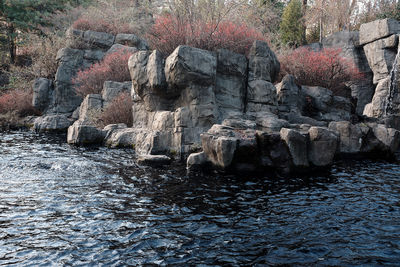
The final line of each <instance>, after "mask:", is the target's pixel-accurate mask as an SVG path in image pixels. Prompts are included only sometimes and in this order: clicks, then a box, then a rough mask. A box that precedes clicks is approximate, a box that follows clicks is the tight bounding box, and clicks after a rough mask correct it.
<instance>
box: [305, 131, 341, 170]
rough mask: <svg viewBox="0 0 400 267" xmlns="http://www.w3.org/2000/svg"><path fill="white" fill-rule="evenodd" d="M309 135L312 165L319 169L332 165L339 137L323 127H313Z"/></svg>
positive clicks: (309, 152)
mask: <svg viewBox="0 0 400 267" xmlns="http://www.w3.org/2000/svg"><path fill="white" fill-rule="evenodd" d="M308 134H309V136H310V143H309V147H308V158H309V160H310V163H311V164H312V165H314V166H318V167H325V166H329V165H332V163H333V158H334V157H335V154H336V148H337V145H338V141H339V140H338V137H337V135H336V134H335V133H333V132H332V131H329V130H328V129H326V128H322V127H311V128H310V129H309V130H308Z"/></svg>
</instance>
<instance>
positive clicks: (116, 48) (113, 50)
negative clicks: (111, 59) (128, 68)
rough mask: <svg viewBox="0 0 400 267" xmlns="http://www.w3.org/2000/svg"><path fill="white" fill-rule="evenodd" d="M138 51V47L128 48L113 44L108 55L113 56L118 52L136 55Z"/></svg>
mask: <svg viewBox="0 0 400 267" xmlns="http://www.w3.org/2000/svg"><path fill="white" fill-rule="evenodd" d="M137 51H138V49H137V48H136V47H131V46H126V45H122V44H113V45H112V46H111V47H110V49H108V50H107V52H106V55H109V54H113V53H116V52H119V53H130V54H133V53H136V52H137Z"/></svg>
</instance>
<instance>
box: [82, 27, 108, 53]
mask: <svg viewBox="0 0 400 267" xmlns="http://www.w3.org/2000/svg"><path fill="white" fill-rule="evenodd" d="M83 40H84V41H85V42H86V43H88V44H91V45H92V46H96V47H99V48H105V49H108V48H110V47H111V46H112V45H113V44H114V40H115V37H114V35H112V34H109V33H105V32H95V31H90V30H89V31H85V32H84V34H83Z"/></svg>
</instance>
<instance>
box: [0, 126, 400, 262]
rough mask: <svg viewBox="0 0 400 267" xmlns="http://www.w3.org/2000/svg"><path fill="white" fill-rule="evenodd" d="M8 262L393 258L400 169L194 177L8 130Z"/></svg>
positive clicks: (4, 192) (0, 192)
mask: <svg viewBox="0 0 400 267" xmlns="http://www.w3.org/2000/svg"><path fill="white" fill-rule="evenodd" d="M0 140H1V142H0V155H2V156H1V159H0V170H1V172H0V229H1V231H0V264H6V265H13V264H15V265H16V266H24V265H34V266H36V265H41V264H44V265H46V264H47V265H67V266H68V265H74V266H75V265H78V266H79V265H83V266H87V265H93V266H97V265H107V266H121V265H123V266H125V265H146V264H154V265H184V266H187V265H197V264H205V265H213V266H214V265H223V266H232V265H233V266H235V265H238V266H239V265H257V264H260V265H272V266H274V265H281V264H289V265H304V266H309V265H327V266H335V265H336V266H343V265H354V264H355V265H363V264H364V265H381V264H385V263H387V264H392V265H395V264H397V262H399V260H400V250H399V246H400V236H399V235H400V231H399V230H400V201H399V192H400V184H399V182H398V175H399V173H400V166H399V165H398V164H395V163H386V162H368V161H364V162H350V163H349V162H340V163H338V164H337V165H335V166H334V169H333V172H332V173H331V174H330V175H328V176H324V177H308V178H307V177H301V178H297V179H296V178H292V179H290V180H288V179H284V178H277V177H264V179H260V178H259V177H246V178H244V177H235V176H220V175H211V176H194V177H188V176H186V171H185V169H184V167H182V166H174V167H173V168H170V167H168V168H160V169H152V168H148V167H140V166H136V164H135V161H134V153H133V152H132V151H130V150H109V149H105V148H90V149H84V148H74V147H70V146H68V145H66V144H65V143H64V140H65V139H64V137H59V136H49V135H37V134H33V133H12V134H4V133H3V134H0Z"/></svg>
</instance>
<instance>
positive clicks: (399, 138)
mask: <svg viewBox="0 0 400 267" xmlns="http://www.w3.org/2000/svg"><path fill="white" fill-rule="evenodd" d="M373 132H374V134H375V136H376V138H377V139H378V140H379V141H381V142H382V143H383V144H384V145H385V146H386V147H387V150H388V151H390V152H391V153H394V152H396V151H397V150H398V149H399V145H400V132H399V131H398V130H396V129H393V128H387V127H386V126H385V125H382V124H378V125H376V126H375V127H374V128H373Z"/></svg>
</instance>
